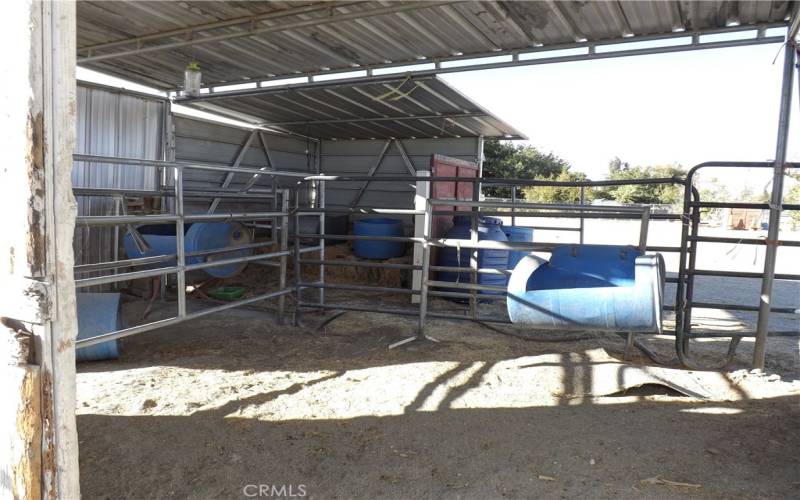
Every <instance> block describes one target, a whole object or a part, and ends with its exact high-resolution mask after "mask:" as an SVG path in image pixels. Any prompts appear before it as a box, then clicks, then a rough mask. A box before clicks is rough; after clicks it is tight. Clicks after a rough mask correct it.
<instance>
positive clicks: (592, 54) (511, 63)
mask: <svg viewBox="0 0 800 500" xmlns="http://www.w3.org/2000/svg"><path fill="white" fill-rule="evenodd" d="M771 27H786V24H778V25H774V24H771V25H764V26H760V27H759V26H744V27H735V28H728V29H725V30H714V31H713V32H680V33H672V34H670V35H669V36H665V35H657V36H650V37H631V38H626V39H624V40H620V41H619V42H616V41H615V42H603V43H589V42H586V43H580V44H563V45H558V46H548V47H538V48H531V49H528V50H524V51H522V50H521V51H513V52H514V53H515V54H516V55H515V56H514V57H513V58H512V59H510V60H508V61H502V62H495V63H480V62H477V63H476V64H472V65H464V66H449V67H441V66H440V67H438V68H435V69H425V70H417V71H404V72H402V73H394V74H386V75H380V76H363V77H355V78H342V79H340V80H328V81H324V82H311V83H298V84H294V85H282V86H276V87H259V88H254V89H244V90H232V91H227V92H226V91H220V92H215V93H210V94H202V95H200V96H199V97H183V96H182V97H177V98H176V102H179V103H180V102H202V101H209V100H215V99H225V98H226V97H230V96H243V95H259V94H266V93H273V92H287V91H292V90H297V89H306V88H313V87H318V86H319V87H336V86H351V85H353V84H359V83H375V82H381V81H392V80H395V81H396V80H398V79H404V78H412V79H421V78H433V77H435V76H436V75H437V74H447V73H461V72H467V71H481V70H488V69H500V68H510V67H520V66H536V65H540V64H553V63H561V62H572V61H586V60H592V59H611V58H616V57H630V56H638V55H653V54H667V53H672V52H688V51H694V50H704V49H720V48H728V47H745V46H749V45H764V44H770V43H783V42H784V41H785V38H784V36H782V35H781V36H769V37H767V36H763V30H765V29H767V28H771ZM755 30H758V31H759V32H761V35H758V36H756V37H753V38H744V39H739V40H723V41H718V42H703V41H701V36H702V35H709V34H715V33H731V32H735V31H755ZM686 38H691V39H692V43H689V44H687V43H676V44H675V45H671V46H659V47H645V48H638V49H629V50H624V49H623V50H615V51H607V52H597V51H596V49H597V48H599V47H605V46H609V45H616V44H625V43H636V42H641V41H645V40H648V41H649V40H664V39H686ZM565 48H583V49H586V53H584V54H575V55H568V56H553V57H544V56H543V57H537V58H530V59H522V58H521V57H520V56H525V55H528V54H540V53H546V52H549V51H557V50H561V49H565ZM503 55H512V52H511V51H509V52H508V53H505V52H492V53H489V54H483V55H480V56H475V55H473V56H469V57H458V58H453V59H452V60H467V59H474V60H476V61H479V60H480V59H481V58H495V57H498V56H503ZM420 65H421V66H422V65H426V64H425V63H422V64H420ZM403 66H408V64H404V65H403ZM351 71H352V70H351ZM296 76H299V75H296ZM251 82H252V81H251Z"/></svg>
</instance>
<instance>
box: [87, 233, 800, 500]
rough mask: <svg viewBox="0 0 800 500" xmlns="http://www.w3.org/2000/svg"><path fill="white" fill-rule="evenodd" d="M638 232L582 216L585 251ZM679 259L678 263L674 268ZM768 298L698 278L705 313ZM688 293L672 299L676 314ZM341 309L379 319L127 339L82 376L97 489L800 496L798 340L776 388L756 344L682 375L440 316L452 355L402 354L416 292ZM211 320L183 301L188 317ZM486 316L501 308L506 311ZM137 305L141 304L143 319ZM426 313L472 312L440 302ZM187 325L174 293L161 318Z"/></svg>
mask: <svg viewBox="0 0 800 500" xmlns="http://www.w3.org/2000/svg"><path fill="white" fill-rule="evenodd" d="M677 228H679V226H678V225H676V224H670V223H660V222H656V223H653V224H652V225H651V229H650V237H649V240H650V244H655V245H675V244H677V238H676V236H677ZM703 231H704V232H712V233H713V232H714V231H716V232H717V233H719V232H720V231H722V232H724V231H723V230H718V229H717V230H715V229H713V228H704V229H703ZM627 233H630V236H631V238H632V240H631V242H633V240H635V236H636V234H638V226H637V225H636V224H627V223H622V224H621V225H618V226H617V227H616V228H615V230H614V231H609V230H608V228H607V227H604V226H600V225H596V224H595V223H593V222H591V221H590V222H587V241H591V242H604V240H603V238H610V237H613V238H615V239H616V240H619V238H621V236H624V235H625V234H627ZM741 233H742V232H736V234H740V235H741V236H742V237H751V236H755V234H750V233H749V232H748V233H747V234H741ZM715 234H716V233H715ZM795 236H796V235H795ZM556 239H557V238H556ZM790 239H794V238H790ZM710 246H711V247H712V248H710V249H708V250H705V251H701V254H700V255H699V256H698V257H699V258H698V261H699V267H700V268H722V269H736V270H742V271H754V270H758V269H759V268H760V267H761V266H763V248H760V249H758V248H756V249H754V248H753V247H744V246H741V245H734V244H731V245H718V246H717V247H716V248H713V245H710ZM759 252H760V253H759ZM781 252H783V253H782V254H779V261H778V268H779V272H790V273H791V272H796V269H794V267H795V266H796V262H797V257H800V249H791V248H789V249H787V248H782V249H781ZM786 252H789V253H786ZM345 253H346V252H345ZM330 255H331V256H335V255H336V254H335V252H333V251H332V252H330ZM330 258H334V257H330ZM337 258H338V257H337ZM342 258H346V256H343V257H342ZM667 265H668V270H674V267H675V258H674V256H669V255H667ZM257 269H258V268H255V267H253V266H251V267H249V268H248V270H247V272H245V273H244V274H243V275H242V276H240V277H239V278H237V279H236V280H233V283H231V284H240V285H244V286H245V287H246V288H248V290H249V293H250V294H255V293H258V292H259V291H262V290H266V289H267V288H268V287H269V285H270V283H269V282H270V277H269V275H270V273H274V271H272V270H271V269H270V268H267V269H266V270H265V269H263V268H262V269H260V270H258V271H257ZM340 272H341V271H340ZM304 274H305V273H304ZM309 278H311V279H313V276H310V277H307V278H305V279H309ZM330 278H331V279H332V280H333V281H336V279H335V278H337V277H336V276H333V275H331V276H330ZM338 278H341V279H342V280H344V282H347V281H348V280H349V279H350V278H348V277H347V276H344V275H341V276H338ZM361 278H364V279H365V280H366V281H367V282H369V284H375V283H374V281H375V279H376V278H375V276H373V275H371V274H369V273H367V275H365V276H361ZM359 279H360V278H359ZM393 279H394V278H393ZM401 281H402V280H401ZM406 281H407V280H406ZM759 294H760V290H759V283H758V282H757V281H756V280H749V279H735V280H728V279H718V278H700V279H698V284H697V296H696V298H697V300H701V301H706V302H712V301H713V302H726V301H727V302H732V303H742V304H747V303H750V304H757V301H758V296H759ZM673 296H674V289H673V288H671V287H668V289H667V291H666V297H667V303H668V304H671V303H673V302H674V300H673V299H672V297H673ZM345 298H346V299H347V300H348V301H350V302H351V303H352V302H356V303H358V304H361V305H362V306H366V307H369V308H371V309H373V310H374V312H371V313H357V312H348V313H345V314H343V315H341V316H337V315H336V314H335V313H333V312H332V311H327V312H325V313H322V312H315V311H308V312H306V313H304V314H303V315H302V316H301V317H300V321H301V326H300V327H292V326H288V325H286V326H280V325H278V324H277V323H276V318H275V314H274V303H272V304H263V307H262V305H258V306H252V307H248V308H246V309H236V310H231V311H228V312H225V313H220V314H216V315H211V316H206V317H203V318H201V319H197V320H193V321H191V322H187V323H183V324H178V325H174V326H170V327H166V328H163V329H160V330H156V331H153V332H149V333H145V334H141V335H137V336H133V337H129V338H125V339H122V340H121V341H120V350H121V353H122V354H121V357H120V359H118V360H115V361H110V362H98V363H84V364H80V365H79V366H78V372H79V373H78V409H77V413H78V431H79V439H80V461H81V463H80V465H81V489H82V493H83V496H84V497H85V498H91V499H94V498H113V499H117V498H136V499H139V498H194V499H218V498H248V497H254V496H259V493H260V497H261V498H264V497H270V498H292V497H295V498H296V497H310V498H320V499H326V498H390V499H408V498H492V499H494V498H504V497H507V498H573V497H584V498H585V497H602V498H642V497H645V498H683V497H694V498H800V458H798V455H797V450H798V449H799V448H800V434H798V433H797V422H799V421H800V356H799V355H798V341H797V339H796V338H794V339H790V338H779V337H776V338H771V339H770V342H769V345H768V366H767V370H766V373H763V374H759V373H751V372H750V371H748V366H749V365H750V362H751V359H752V348H753V342H752V340H751V339H745V340H744V341H743V342H742V344H741V345H740V346H739V349H738V351H737V356H736V358H735V360H734V362H733V364H732V365H731V366H729V367H728V368H727V369H726V370H725V371H722V372H715V371H689V370H682V369H678V368H677V360H676V359H675V350H674V345H673V343H674V339H673V338H670V337H668V336H661V337H647V338H642V340H641V341H642V342H643V343H644V344H645V345H646V346H647V347H648V348H649V349H651V350H652V351H654V352H655V353H656V355H657V356H658V358H659V359H660V360H661V361H662V362H664V364H665V366H666V367H665V366H660V367H659V366H654V363H652V362H651V361H650V360H649V359H648V358H647V357H645V356H643V355H642V354H641V353H640V352H638V351H636V352H634V356H633V357H632V359H631V360H630V361H629V362H625V361H624V360H623V359H622V350H623V341H622V339H620V338H619V337H617V336H615V335H611V334H564V335H560V336H559V335H556V336H555V337H557V338H558V339H560V340H561V341H560V342H552V341H543V340H547V339H546V338H545V337H546V336H543V335H542V334H541V333H539V334H536V333H532V332H529V331H525V330H524V329H520V328H515V329H511V328H510V327H508V326H506V325H503V326H502V327H500V330H499V331H498V330H495V329H491V328H488V327H486V326H485V325H480V324H476V323H473V322H465V321H459V322H455V321H444V320H431V321H429V323H428V328H427V333H428V334H429V335H431V336H432V337H434V338H436V339H437V340H439V342H431V341H426V342H414V343H411V344H408V345H406V346H403V347H400V348H398V349H393V350H389V349H387V346H388V345H389V344H391V343H393V342H396V341H398V340H400V339H403V338H405V337H408V336H411V335H413V334H414V333H415V331H416V322H417V318H416V317H413V316H407V317H404V316H395V315H387V314H381V313H380V311H381V310H382V309H384V308H389V307H392V308H395V307H408V306H409V305H408V303H407V301H408V297H407V296H403V297H394V298H392V297H384V296H374V295H371V296H370V295H364V294H356V293H350V292H338V293H337V292H336V291H328V294H327V300H328V302H329V303H336V302H337V301H341V300H344V299H345ZM288 302H289V304H290V306H291V303H292V301H291V300H289V301H288ZM773 304H775V305H776V306H779V307H795V308H798V307H800V283H797V282H787V281H777V282H776V285H775V294H774V297H773ZM213 305H216V304H214V303H209V302H208V301H204V300H191V299H190V300H189V301H188V307H189V309H190V311H191V310H197V309H199V308H203V307H209V306H213ZM270 308H272V309H270ZM481 308H482V309H485V310H486V312H487V314H490V315H494V316H502V315H503V314H504V313H503V310H502V308H503V306H502V305H500V304H498V305H496V306H489V305H483V306H481ZM143 309H144V302H143V301H142V300H141V299H135V298H131V297H128V298H126V301H125V304H124V316H125V318H126V319H127V320H128V324H137V322H139V316H140V315H141V312H142V310H143ZM431 310H432V311H446V312H458V311H463V306H459V305H457V304H453V303H451V302H446V301H443V300H433V301H432V303H431ZM174 314H175V302H174V300H169V299H168V300H167V301H166V302H158V303H157V307H156V309H155V311H154V312H153V313H152V314H151V316H150V317H149V318H148V320H149V321H152V320H156V319H160V318H165V317H169V316H171V315H174ZM328 320H330V321H329V322H327V323H326V321H328ZM754 320H755V315H754V314H752V313H732V312H725V311H711V310H696V311H695V314H694V317H693V323H695V330H696V331H700V330H703V329H714V330H717V331H719V330H742V329H752V328H753V323H754ZM665 326H666V327H667V328H670V327H671V326H672V325H671V318H670V317H667V318H666V325H665ZM770 326H771V328H772V329H773V330H784V331H797V329H798V328H800V325H799V323H798V317H797V315H775V316H774V317H773V319H772V322H771V325H770ZM504 333H505V334H504ZM550 337H553V335H550ZM531 338H535V339H538V340H531ZM550 340H552V339H550ZM726 346H727V341H725V340H703V341H695V342H693V343H692V349H691V350H692V355H693V357H694V359H695V360H696V361H697V362H698V363H702V364H705V365H708V366H710V365H713V364H715V363H717V362H719V360H721V359H722V357H723V355H724V352H725V349H726Z"/></svg>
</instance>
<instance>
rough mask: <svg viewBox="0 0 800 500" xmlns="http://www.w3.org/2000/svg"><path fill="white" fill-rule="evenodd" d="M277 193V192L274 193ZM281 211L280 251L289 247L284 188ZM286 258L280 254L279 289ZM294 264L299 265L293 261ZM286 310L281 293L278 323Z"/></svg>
mask: <svg viewBox="0 0 800 500" xmlns="http://www.w3.org/2000/svg"><path fill="white" fill-rule="evenodd" d="M276 194H277V193H276ZM281 212H283V213H284V215H283V216H281V218H280V224H281V226H280V251H281V252H285V251H287V250H288V249H289V190H288V189H284V190H283V191H282V193H281ZM276 220H277V219H276ZM272 232H273V233H274V232H275V226H274V225H273V226H272ZM287 262H288V259H287V258H286V255H282V256H281V267H280V271H279V273H280V274H279V275H278V286H279V288H280V289H281V290H284V289H286V264H287ZM295 265H299V264H297V263H295ZM285 312H286V296H285V295H281V296H279V297H278V323H280V324H281V325H282V324H283V322H284V313H285Z"/></svg>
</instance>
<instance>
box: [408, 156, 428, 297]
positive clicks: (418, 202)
mask: <svg viewBox="0 0 800 500" xmlns="http://www.w3.org/2000/svg"><path fill="white" fill-rule="evenodd" d="M430 175H431V173H430V171H428V170H419V171H418V172H417V177H430ZM430 197H431V183H430V182H427V181H425V182H423V181H420V180H418V181H417V194H416V195H415V196H414V210H418V211H424V210H425V207H427V206H428V199H429V198H430ZM429 222H430V220H429V219H427V218H426V217H425V215H424V214H420V215H415V216H414V237H415V238H425V235H426V234H431V228H430V227H427V226H426V224H428V223H429ZM424 251H425V250H424V245H423V244H422V243H414V260H413V264H414V265H415V266H422V258H423V253H424ZM425 279H427V276H426V275H424V274H423V273H422V271H421V270H420V271H414V272H413V273H412V274H411V289H412V290H414V291H418V290H421V289H422V282H423V281H424V280H425ZM419 300H420V296H419V295H416V294H414V295H412V296H411V303H412V304H416V303H418V302H419Z"/></svg>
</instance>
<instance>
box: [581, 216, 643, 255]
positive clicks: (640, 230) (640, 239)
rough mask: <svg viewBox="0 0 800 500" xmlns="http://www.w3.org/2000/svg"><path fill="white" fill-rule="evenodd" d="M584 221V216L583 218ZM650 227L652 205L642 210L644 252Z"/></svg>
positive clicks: (640, 243)
mask: <svg viewBox="0 0 800 500" xmlns="http://www.w3.org/2000/svg"><path fill="white" fill-rule="evenodd" d="M581 221H583V218H581ZM649 227H650V207H644V210H642V223H641V226H640V227H639V250H640V251H641V252H642V253H644V251H645V250H646V249H647V231H648V229H649Z"/></svg>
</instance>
